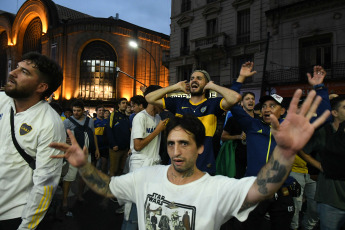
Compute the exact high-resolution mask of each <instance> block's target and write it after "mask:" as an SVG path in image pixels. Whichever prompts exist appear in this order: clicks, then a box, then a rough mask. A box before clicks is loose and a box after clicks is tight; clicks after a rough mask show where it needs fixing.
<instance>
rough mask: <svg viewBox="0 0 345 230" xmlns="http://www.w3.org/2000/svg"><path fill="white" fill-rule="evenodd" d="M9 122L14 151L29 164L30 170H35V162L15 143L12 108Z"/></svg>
mask: <svg viewBox="0 0 345 230" xmlns="http://www.w3.org/2000/svg"><path fill="white" fill-rule="evenodd" d="M10 120H11V136H12V141H13V144H14V146H15V147H16V149H17V151H18V152H19V154H20V155H21V156H22V157H23V158H24V160H25V161H26V162H27V163H28V164H29V166H30V168H32V170H35V168H36V161H35V160H34V158H32V157H31V156H30V155H28V154H27V153H26V152H25V151H24V149H22V147H20V145H19V144H18V142H17V139H16V135H15V133H14V111H13V108H12V107H11V119H10Z"/></svg>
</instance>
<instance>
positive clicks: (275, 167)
mask: <svg viewBox="0 0 345 230" xmlns="http://www.w3.org/2000/svg"><path fill="white" fill-rule="evenodd" d="M286 173H287V169H286V166H285V165H282V164H280V162H279V161H278V160H276V159H274V157H273V155H272V156H271V158H270V160H269V164H268V166H265V168H263V169H261V170H260V172H259V174H258V177H257V184H258V186H259V192H260V193H261V194H262V195H267V194H268V188H267V184H268V183H280V182H282V180H283V179H284V178H285V176H286ZM264 174H266V175H264Z"/></svg>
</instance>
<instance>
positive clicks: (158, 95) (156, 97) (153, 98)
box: [145, 81, 189, 108]
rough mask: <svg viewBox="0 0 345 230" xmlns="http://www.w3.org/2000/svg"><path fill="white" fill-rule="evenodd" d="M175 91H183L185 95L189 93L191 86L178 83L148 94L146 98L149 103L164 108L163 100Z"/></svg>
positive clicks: (181, 82)
mask: <svg viewBox="0 0 345 230" xmlns="http://www.w3.org/2000/svg"><path fill="white" fill-rule="evenodd" d="M174 91H182V92H184V93H189V84H187V82H186V81H180V82H177V83H176V84H174V85H171V86H168V87H165V88H161V89H158V90H155V91H153V92H151V93H149V94H147V95H146V96H145V99H146V101H147V103H149V104H153V105H156V106H159V107H161V108H163V101H162V98H163V97H165V95H167V94H168V93H171V92H174Z"/></svg>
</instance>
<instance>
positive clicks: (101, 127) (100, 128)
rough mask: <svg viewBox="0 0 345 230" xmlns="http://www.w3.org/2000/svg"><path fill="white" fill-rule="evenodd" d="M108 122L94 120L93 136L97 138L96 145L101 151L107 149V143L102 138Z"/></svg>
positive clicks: (105, 120)
mask: <svg viewBox="0 0 345 230" xmlns="http://www.w3.org/2000/svg"><path fill="white" fill-rule="evenodd" d="M108 122H109V121H108V120H107V119H103V120H101V119H98V118H97V117H96V119H95V120H94V127H95V135H96V137H97V143H98V148H100V149H103V148H108V141H107V140H106V138H105V137H104V134H105V128H106V127H107V125H108Z"/></svg>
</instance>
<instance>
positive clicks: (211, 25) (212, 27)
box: [206, 18, 218, 36]
mask: <svg viewBox="0 0 345 230" xmlns="http://www.w3.org/2000/svg"><path fill="white" fill-rule="evenodd" d="M206 27H207V36H210V35H215V34H216V33H217V31H218V23H217V18H214V19H211V20H208V21H207V22H206Z"/></svg>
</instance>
